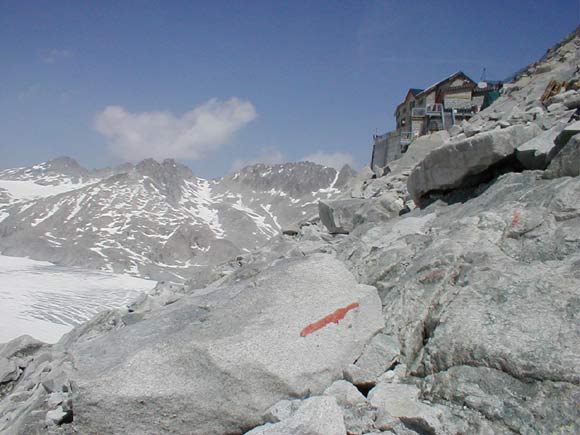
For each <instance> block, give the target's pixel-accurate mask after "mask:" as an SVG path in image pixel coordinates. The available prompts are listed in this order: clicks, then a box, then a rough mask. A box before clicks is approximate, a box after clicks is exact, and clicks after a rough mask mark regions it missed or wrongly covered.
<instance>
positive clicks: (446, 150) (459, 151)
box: [407, 125, 541, 202]
mask: <svg viewBox="0 0 580 435" xmlns="http://www.w3.org/2000/svg"><path fill="white" fill-rule="evenodd" d="M540 133H541V130H540V129H539V128H538V127H536V126H527V127H526V126H521V125H516V126H512V127H509V128H506V129H502V130H494V131H489V132H485V133H481V134H478V135H476V136H474V137H472V138H469V139H465V140H463V141H460V142H455V143H450V144H447V145H445V146H442V147H439V148H437V149H435V150H433V151H431V152H430V153H429V154H428V155H427V156H426V157H425V159H424V160H423V161H422V162H421V163H420V164H419V165H417V166H416V167H415V169H413V171H412V172H411V175H410V176H409V179H408V180H407V188H408V190H409V194H410V195H411V197H412V198H413V200H415V202H417V201H419V200H420V199H421V197H423V196H424V195H426V194H427V193H429V192H441V191H447V190H450V189H454V188H457V187H460V186H461V185H463V184H465V183H467V182H468V178H469V177H472V176H476V175H478V174H481V173H483V172H484V171H486V170H487V169H489V168H490V167H491V166H492V165H494V164H496V163H498V162H500V161H502V160H504V159H506V158H507V157H509V156H511V155H512V154H514V152H515V150H516V148H517V147H518V146H519V145H521V144H523V143H525V142H527V141H528V140H530V139H532V138H534V137H535V136H537V135H539V134H540Z"/></svg>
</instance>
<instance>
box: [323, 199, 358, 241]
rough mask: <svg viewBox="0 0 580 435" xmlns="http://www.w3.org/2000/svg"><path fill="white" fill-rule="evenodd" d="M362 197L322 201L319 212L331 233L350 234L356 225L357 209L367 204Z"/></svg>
mask: <svg viewBox="0 0 580 435" xmlns="http://www.w3.org/2000/svg"><path fill="white" fill-rule="evenodd" d="M365 203H366V202H365V200H363V199H360V198H351V199H338V200H335V201H320V202H319V203H318V213H319V215H320V220H321V221H322V223H323V224H324V226H325V227H326V228H327V229H328V232H329V233H331V234H348V233H349V232H350V231H352V229H353V227H354V216H355V213H356V211H357V210H358V209H359V208H360V207H362V206H363V205H365Z"/></svg>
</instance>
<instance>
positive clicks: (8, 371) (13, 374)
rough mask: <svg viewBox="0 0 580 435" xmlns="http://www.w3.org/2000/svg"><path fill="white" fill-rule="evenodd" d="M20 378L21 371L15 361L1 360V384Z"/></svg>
mask: <svg viewBox="0 0 580 435" xmlns="http://www.w3.org/2000/svg"><path fill="white" fill-rule="evenodd" d="M19 376H20V370H19V369H18V366H17V365H16V362H15V361H12V360H8V359H6V358H0V384H5V383H7V382H12V381H15V380H17V379H18V377H19Z"/></svg>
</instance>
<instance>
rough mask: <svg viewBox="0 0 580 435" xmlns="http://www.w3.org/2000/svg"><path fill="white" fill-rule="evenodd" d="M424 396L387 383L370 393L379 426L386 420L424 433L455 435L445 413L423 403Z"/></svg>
mask: <svg viewBox="0 0 580 435" xmlns="http://www.w3.org/2000/svg"><path fill="white" fill-rule="evenodd" d="M420 393H421V390H419V388H417V387H416V386H414V385H408V384H394V383H386V382H383V383H380V384H378V385H377V386H376V387H375V388H373V389H372V390H371V391H370V392H369V401H370V402H371V404H372V405H373V406H375V407H376V408H378V410H379V413H380V414H379V418H378V420H379V422H378V423H379V424H381V423H380V420H382V419H385V418H386V419H388V420H390V419H392V418H395V419H398V420H400V421H402V422H403V423H404V424H405V425H407V426H408V427H410V428H416V429H420V430H421V431H423V433H430V434H435V435H445V434H449V433H453V431H452V429H453V428H451V427H448V426H447V425H446V424H445V418H444V411H443V410H442V409H440V408H439V407H436V406H433V405H432V404H427V403H423V402H422V401H420V400H419V395H420Z"/></svg>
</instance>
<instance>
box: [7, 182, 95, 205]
mask: <svg viewBox="0 0 580 435" xmlns="http://www.w3.org/2000/svg"><path fill="white" fill-rule="evenodd" d="M85 186H87V184H80V183H79V184H73V183H63V184H59V185H56V186H43V185H41V184H37V183H35V182H34V181H30V180H25V181H13V180H0V188H2V189H5V190H6V191H7V192H8V194H9V195H10V196H11V198H12V199H13V201H14V202H20V201H29V200H31V199H38V198H46V197H48V196H54V195H58V194H60V193H64V192H70V191H71V190H77V189H80V188H82V187H85Z"/></svg>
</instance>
